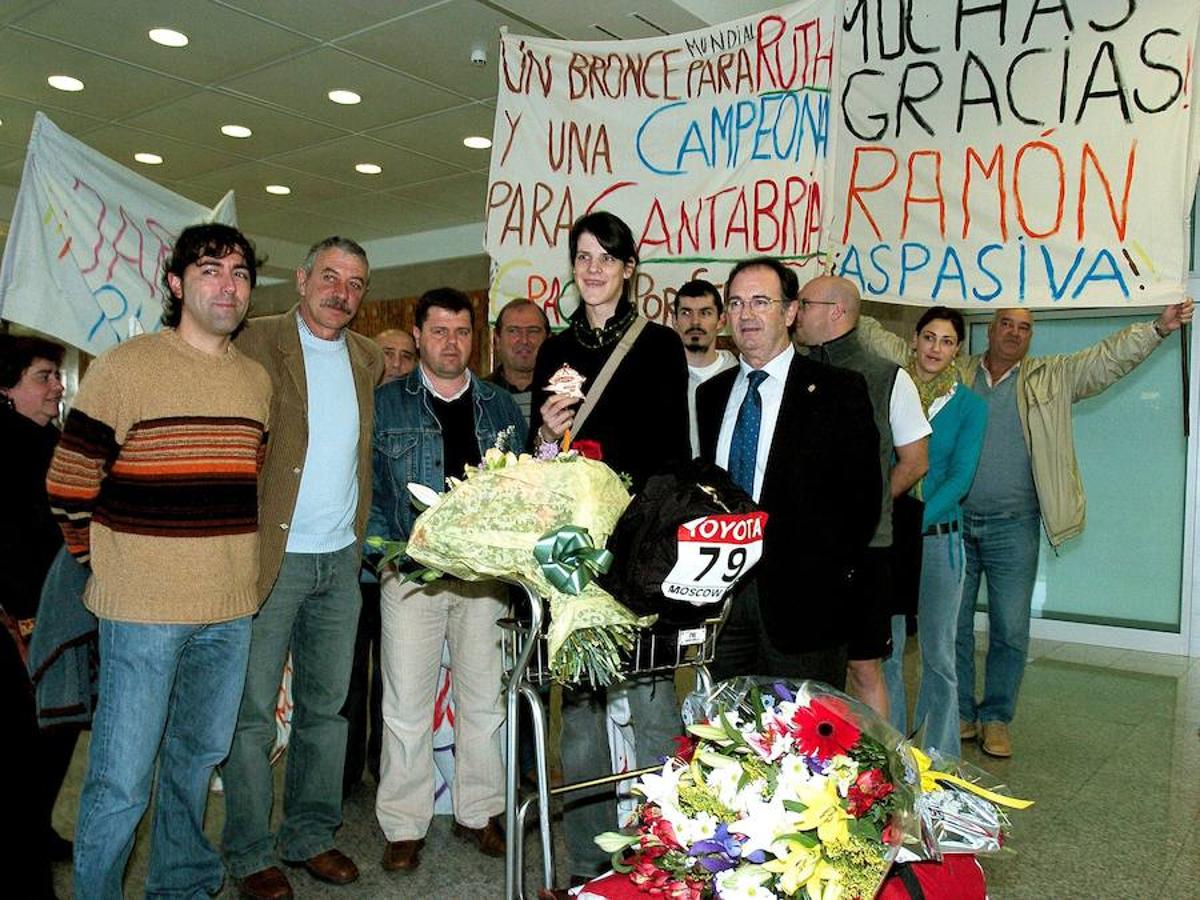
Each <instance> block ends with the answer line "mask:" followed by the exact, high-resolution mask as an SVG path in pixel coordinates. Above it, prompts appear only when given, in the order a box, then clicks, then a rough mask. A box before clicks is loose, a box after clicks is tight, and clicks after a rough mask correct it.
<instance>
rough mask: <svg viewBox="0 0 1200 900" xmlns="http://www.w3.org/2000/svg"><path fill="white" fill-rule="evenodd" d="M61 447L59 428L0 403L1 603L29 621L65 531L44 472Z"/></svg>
mask: <svg viewBox="0 0 1200 900" xmlns="http://www.w3.org/2000/svg"><path fill="white" fill-rule="evenodd" d="M57 443H58V429H57V428H55V427H54V426H53V425H38V424H37V423H36V422H34V421H33V420H32V419H30V418H27V417H26V416H23V415H21V414H20V413H18V412H16V411H14V410H12V409H9V408H8V407H7V406H6V405H3V404H0V472H3V473H4V485H5V486H4V502H3V503H0V604H3V606H4V609H5V610H6V611H7V612H8V614H9V615H11V616H14V617H15V618H18V619H31V618H33V617H34V616H35V615H36V614H37V608H38V599H39V598H40V597H41V593H42V582H43V581H44V580H45V578H46V572H47V570H48V569H49V568H50V563H51V562H53V560H54V555H55V554H56V553H57V552H58V548H59V547H61V546H62V542H63V538H62V531H61V530H60V529H59V527H58V523H57V522H55V521H54V517H53V516H52V515H51V514H50V501H49V500H48V499H47V498H46V470H47V469H49V468H50V457H51V456H53V455H54V447H55V445H56V444H57Z"/></svg>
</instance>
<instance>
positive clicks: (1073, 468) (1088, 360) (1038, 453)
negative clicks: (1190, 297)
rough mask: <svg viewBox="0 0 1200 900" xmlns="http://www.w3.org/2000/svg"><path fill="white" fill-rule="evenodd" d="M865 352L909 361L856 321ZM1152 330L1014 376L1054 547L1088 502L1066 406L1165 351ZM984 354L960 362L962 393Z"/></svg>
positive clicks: (1128, 331)
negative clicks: (1151, 355) (1157, 349)
mask: <svg viewBox="0 0 1200 900" xmlns="http://www.w3.org/2000/svg"><path fill="white" fill-rule="evenodd" d="M859 331H860V333H861V335H862V339H863V341H864V342H865V343H866V345H867V346H868V347H870V348H871V349H872V350H874V351H875V352H876V353H878V354H879V355H881V356H883V357H885V358H887V359H890V360H893V361H894V362H896V363H898V364H899V365H907V363H908V360H909V357H910V356H911V355H912V347H911V345H910V344H909V342H908V341H906V340H904V339H903V338H901V337H899V336H898V335H895V334H892V333H891V332H890V331H887V330H885V329H884V328H883V326H882V325H880V324H879V323H878V322H877V321H876V320H875V319H872V318H871V317H870V316H863V317H862V318H861V319H859ZM1162 340H1163V339H1162V338H1160V337H1159V336H1158V332H1157V331H1155V330H1154V324H1153V323H1151V322H1137V323H1135V324H1133V325H1130V326H1128V327H1126V328H1122V329H1121V330H1120V331H1118V332H1117V333H1116V334H1112V335H1109V336H1108V337H1106V338H1105V339H1104V340H1102V341H1100V342H1099V343H1097V344H1094V345H1093V346H1091V347H1085V348H1084V349H1082V350H1079V351H1077V352H1075V353H1059V354H1054V355H1052V356H1028V357H1026V358H1025V359H1024V360H1023V361H1022V362H1021V368H1019V369H1018V370H1017V412H1018V414H1019V415H1020V417H1021V425H1022V426H1023V427H1024V431H1025V445H1026V446H1027V447H1028V448H1029V458H1030V460H1031V461H1032V463H1033V483H1034V487H1035V488H1036V489H1037V496H1038V506H1039V507H1041V513H1042V527H1043V528H1045V530H1046V539H1047V540H1048V541H1049V542H1050V544H1051V545H1052V546H1054V547H1057V546H1058V545H1059V544H1061V543H1063V542H1064V541H1068V540H1070V539H1071V538H1074V537H1078V536H1079V535H1080V534H1082V533H1083V526H1084V523H1085V521H1086V515H1087V498H1086V496H1085V495H1084V493H1083V479H1082V478H1081V477H1080V474H1079V461H1078V460H1077V459H1076V458H1075V434H1074V431H1073V430H1072V427H1071V404H1072V403H1074V402H1075V401H1077V400H1083V399H1085V398H1087V397H1092V396H1094V395H1096V394H1099V393H1100V392H1101V391H1103V390H1104V389H1105V388H1107V387H1109V386H1111V385H1112V384H1114V383H1115V382H1116V381H1117V380H1118V379H1120V378H1121V377H1122V376H1124V375H1127V374H1129V372H1131V371H1132V370H1133V368H1134V367H1135V366H1136V365H1137V364H1138V363H1140V362H1141V361H1142V360H1144V359H1145V358H1146V357H1148V356H1149V355H1150V354H1151V353H1152V352H1153V351H1154V348H1155V347H1157V346H1158V345H1159V344H1161V343H1162ZM982 359H983V354H982V353H976V354H974V355H973V356H969V357H965V358H963V357H960V358H959V359H958V360H957V365H958V370H959V375H960V376H961V378H962V380H963V382H964V383H965V384H966V385H967V387H971V386H972V385H973V384H974V383H975V377H976V375H977V373H978V372H979V363H980V362H981V361H982Z"/></svg>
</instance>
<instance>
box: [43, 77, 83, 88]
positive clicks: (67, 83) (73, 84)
mask: <svg viewBox="0 0 1200 900" xmlns="http://www.w3.org/2000/svg"><path fill="white" fill-rule="evenodd" d="M46 81H47V83H48V84H49V85H50V87H52V88H57V89H58V90H60V91H82V90H83V82H82V81H80V80H79V79H78V78H72V77H71V76H70V75H51V76H50V77H49V78H47V79H46Z"/></svg>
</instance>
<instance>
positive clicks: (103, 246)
mask: <svg viewBox="0 0 1200 900" xmlns="http://www.w3.org/2000/svg"><path fill="white" fill-rule="evenodd" d="M213 221H215V222H224V223H227V224H231V225H232V224H235V223H236V221H237V211H236V209H235V207H234V200H233V192H232V191H230V192H229V193H228V194H226V195H225V197H224V198H222V200H221V202H220V203H218V204H217V206H216V207H215V208H213V209H212V210H209V209H207V208H205V207H203V206H201V205H200V204H198V203H195V202H193V201H191V200H188V199H187V198H186V197H181V196H179V195H178V194H175V193H173V192H172V191H169V190H167V189H166V188H164V187H162V186H161V185H158V184H155V183H154V182H153V181H150V180H149V179H148V178H144V177H143V176H141V175H138V174H137V173H136V172H132V171H130V170H129V169H127V168H125V167H124V166H122V165H119V164H118V163H116V162H113V161H112V160H111V159H109V158H108V157H106V156H103V155H102V154H100V153H97V152H96V151H95V150H92V149H91V148H90V147H88V146H87V145H85V144H83V143H80V142H79V141H77V140H76V139H75V138H73V137H71V136H70V135H67V134H65V133H63V132H62V131H60V130H59V129H58V127H57V126H55V124H54V123H53V122H51V121H50V120H49V119H48V118H46V117H45V116H44V115H42V113H37V115H36V116H35V117H34V122H33V133H32V135H31V136H30V139H29V151H28V153H27V154H26V157H25V169H24V173H23V174H22V176H21V188H20V191H19V193H18V194H17V203H16V208H15V210H14V212H13V217H12V222H11V224H10V227H9V232H8V242H7V244H6V245H5V248H4V262H3V266H0V317H3V318H5V319H8V320H9V321H10V322H18V323H20V324H22V325H27V326H29V327H30V328H34V329H37V330H38V331H40V332H42V333H44V334H48V335H51V336H53V337H56V338H58V339H60V340H62V341H65V342H66V343H68V344H70V345H72V346H75V347H78V348H80V349H81V350H84V351H86V352H88V353H91V354H93V355H99V354H100V353H103V352H104V351H105V350H107V349H108V348H109V347H112V346H114V345H116V344H118V343H120V342H121V341H122V340H125V339H126V338H128V337H130V336H132V335H133V334H137V333H139V332H140V331H143V330H144V331H157V330H158V328H159V327H160V325H159V316H160V315H161V314H162V300H163V286H162V275H163V264H164V263H165V261H166V259H167V257H168V256H169V255H170V251H171V245H172V244H173V243H174V240H175V236H176V235H178V233H179V232H180V231H181V230H183V229H184V228H185V227H187V226H188V225H193V224H196V223H199V222H213Z"/></svg>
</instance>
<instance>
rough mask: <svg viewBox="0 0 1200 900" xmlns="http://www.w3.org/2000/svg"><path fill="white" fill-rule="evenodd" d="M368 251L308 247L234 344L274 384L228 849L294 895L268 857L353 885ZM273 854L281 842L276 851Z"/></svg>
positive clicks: (375, 369) (366, 465)
mask: <svg viewBox="0 0 1200 900" xmlns="http://www.w3.org/2000/svg"><path fill="white" fill-rule="evenodd" d="M369 277H370V269H369V267H368V264H367V254H366V252H365V251H364V250H363V248H362V247H360V246H359V245H358V244H357V243H355V242H354V241H352V240H349V239H348V238H342V237H329V238H326V239H325V240H323V241H320V242H318V243H316V244H314V245H313V246H312V248H311V249H310V250H309V251H308V257H307V258H306V259H305V261H304V265H303V266H301V267H300V268H299V269H297V270H296V287H297V289H298V290H299V292H300V302H299V303H298V304H297V305H296V306H295V307H293V308H292V309H291V310H289V311H288V312H286V313H283V314H282V315H277V316H268V317H265V318H261V319H256V320H254V321H253V322H251V323H250V324H248V325H247V327H246V329H245V331H244V332H243V333H242V334H241V335H240V336H239V337H238V340H237V347H238V349H239V350H241V351H242V352H243V353H245V354H246V355H247V356H249V357H251V358H252V359H255V360H257V361H258V362H260V363H262V365H263V367H264V368H266V370H267V372H268V373H269V374H270V376H271V383H272V385H273V386H274V388H275V394H274V399H273V402H272V404H271V417H272V421H273V422H274V423H276V424H277V426H278V427H277V428H275V429H273V430H272V432H271V439H270V443H269V445H268V447H267V461H266V464H265V466H264V467H263V472H262V476H261V478H260V479H259V523H260V531H261V540H260V546H259V550H260V552H259V573H258V590H259V596H260V597H261V598H263V606H262V609H261V610H260V611H259V613H258V615H257V616H256V617H255V619H254V626H253V630H252V633H251V640H250V662H249V667H248V670H247V673H246V690H245V693H244V694H243V696H242V705H241V710H240V711H239V713H238V723H237V731H236V733H235V734H234V739H233V748H232V750H231V751H230V754H229V760H228V762H226V764H225V767H224V769H223V776H224V781H225V830H224V841H223V843H224V847H223V849H224V854H225V862H226V865H228V867H229V871H230V874H232V875H233V877H234V878H235V879H236V880H237V883H238V889H239V890H240V892H241V893H242V895H243V896H246V897H264V898H281V897H291V896H292V889H291V885H290V884H289V883H288V880H287V877H286V876H285V875H284V874H283V871H282V870H281V869H280V868H279V867H278V865H277V864H276V861H277V860H279V859H282V860H283V861H284V862H286V863H287V864H288V865H293V866H302V867H303V868H305V869H306V870H307V871H308V872H309V874H310V875H312V876H313V877H314V878H316V879H318V880H320V881H324V882H327V883H330V884H348V883H350V882H352V881H354V880H355V879H356V878H358V869H357V867H356V866H355V865H354V862H353V860H351V859H350V858H349V857H347V856H346V855H345V854H344V853H342V852H341V851H340V850H337V849H336V848H334V846H333V834H334V832H335V831H336V830H337V828H338V826H340V825H341V822H342V768H343V763H344V761H345V753H346V720H345V719H343V718H342V716H341V715H340V714H339V711H340V710H341V708H342V704H343V703H344V702H345V699H346V690H347V686H348V684H349V682H350V668H351V662H352V660H353V657H354V637H355V632H356V630H357V627H358V614H359V609H360V607H361V605H362V598H361V596H360V594H359V590H358V570H359V550H360V547H361V546H362V541H363V538H364V536H365V533H366V524H367V513H368V511H369V510H370V503H371V455H370V454H371V419H372V416H373V412H374V389H375V385H376V383H377V382H378V381H379V378H380V376H381V375H382V374H383V354H382V353H381V352H380V349H379V347H378V346H376V344H375V343H374V342H373V341H371V340H370V339H369V338H366V337H364V336H362V335H358V334H355V333H353V332H351V331H350V330H349V328H348V326H349V325H350V322H351V320H353V318H354V316H355V314H356V313H357V312H358V307H359V304H360V303H362V300H363V296H364V295H365V294H366V292H367V283H368V279H369ZM289 650H290V651H291V654H292V695H293V701H294V704H295V706H294V709H293V712H292V733H291V740H290V744H289V746H288V754H287V756H288V762H287V765H288V772H287V778H286V780H285V782H284V797H283V811H284V816H283V822H282V823H281V825H280V828H279V832H278V834H275V835H272V833H271V806H272V794H273V790H272V780H273V779H272V775H271V749H272V745H273V744H274V742H275V733H276V725H275V706H276V698H277V697H278V694H279V681H280V676H281V673H282V671H283V665H284V661H285V660H286V659H287V655H288V651H289ZM276 854H278V855H276Z"/></svg>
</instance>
